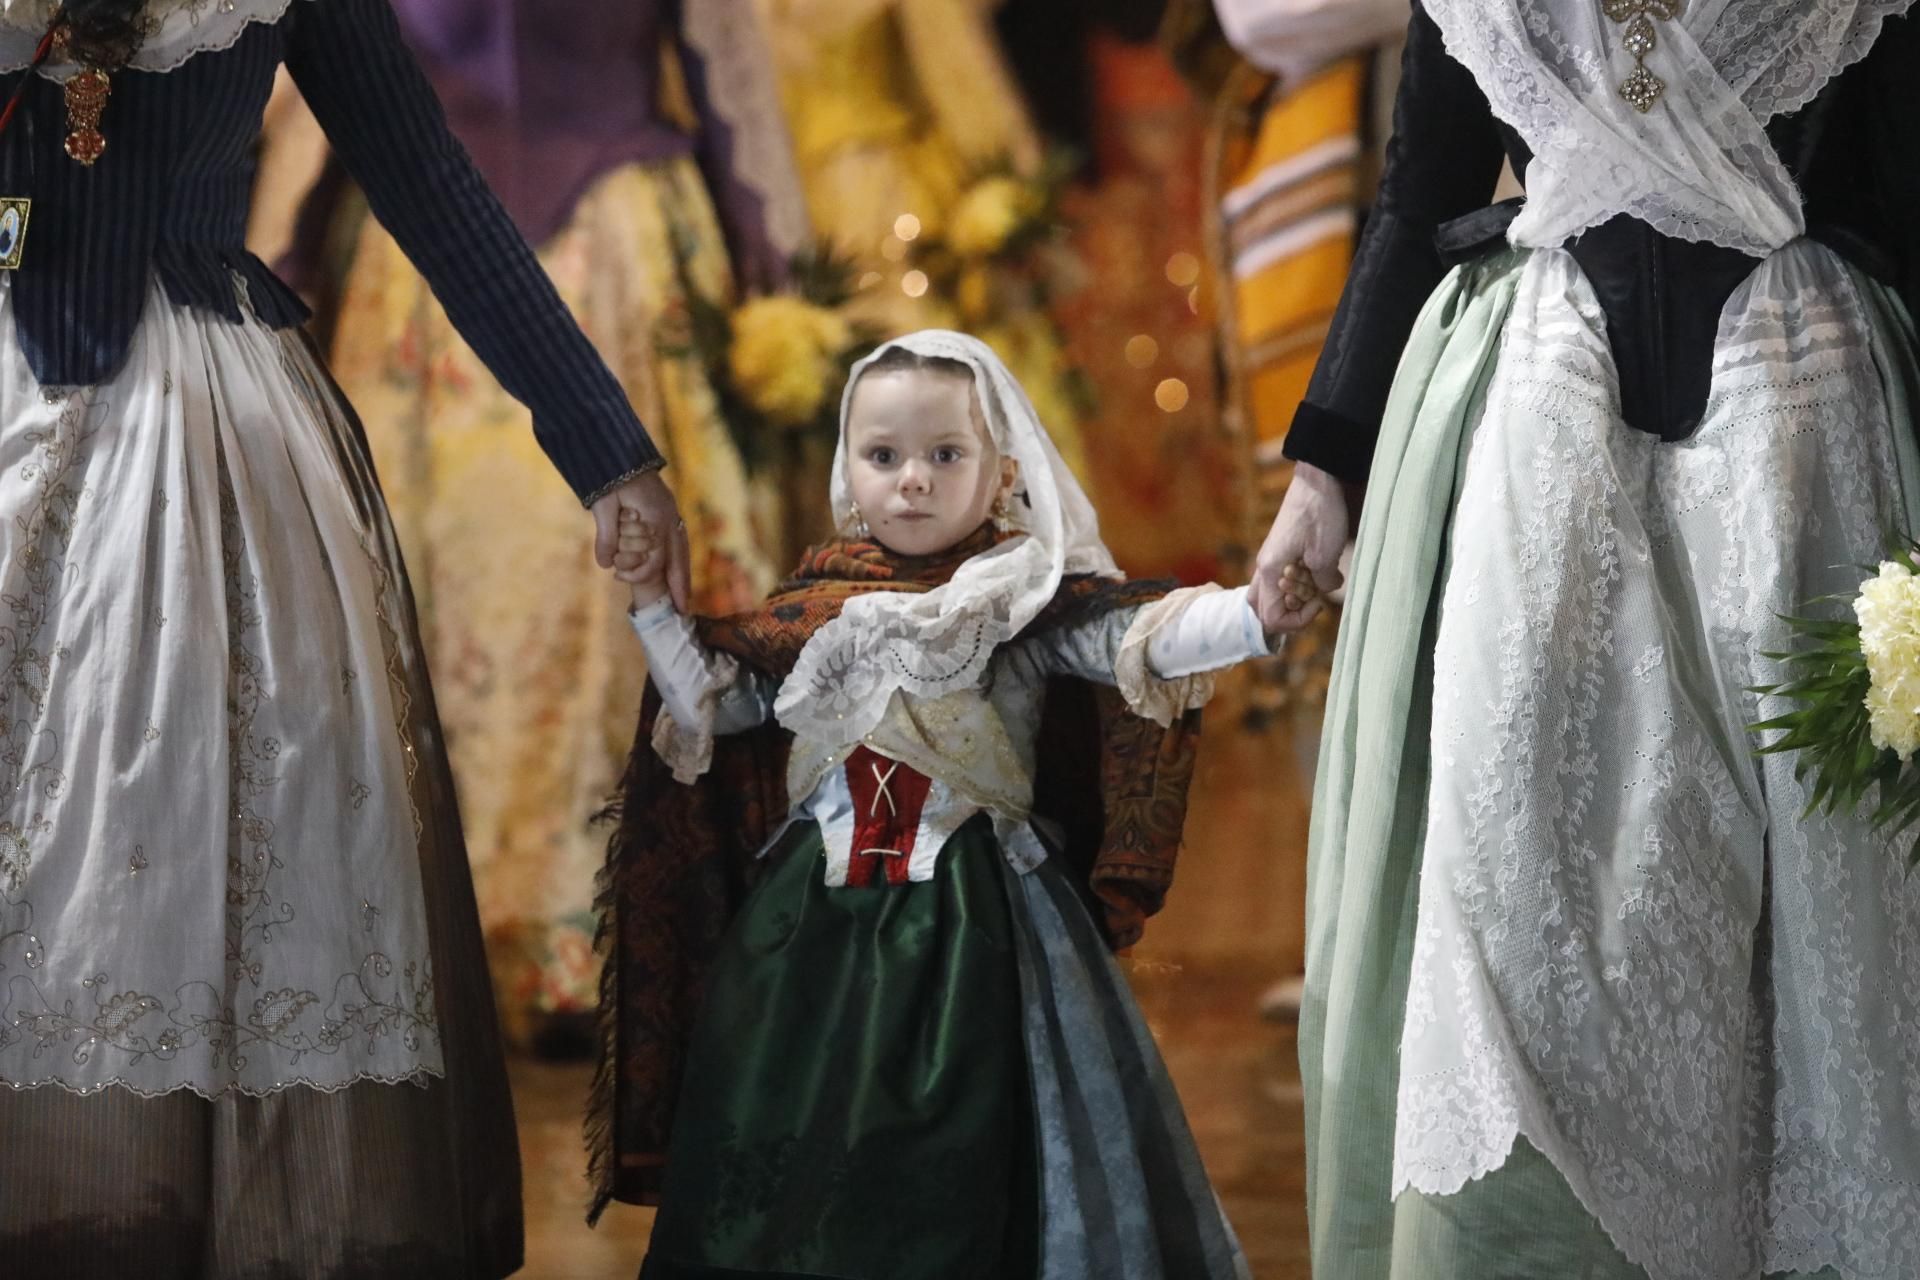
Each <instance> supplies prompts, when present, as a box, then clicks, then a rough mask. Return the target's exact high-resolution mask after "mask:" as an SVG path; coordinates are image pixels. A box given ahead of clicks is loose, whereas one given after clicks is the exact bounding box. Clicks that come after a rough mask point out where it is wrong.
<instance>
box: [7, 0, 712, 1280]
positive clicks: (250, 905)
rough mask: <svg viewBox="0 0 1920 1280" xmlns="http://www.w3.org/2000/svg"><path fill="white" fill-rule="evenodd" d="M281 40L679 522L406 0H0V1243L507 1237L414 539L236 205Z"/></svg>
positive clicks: (561, 394)
mask: <svg viewBox="0 0 1920 1280" xmlns="http://www.w3.org/2000/svg"><path fill="white" fill-rule="evenodd" d="M282 60H284V61H285V62H286V63H287V64H288V66H289V67H290V69H291V70H292V72H293V75H294V77H295V79H296V80H297V81H298V82H299V85H300V87H301V89H302V90H303V92H304V93H305V95H306V97H307V99H308V100H309V102H310V103H311V104H312V106H313V108H314V111H315V113H316V115H317V116H318V118H319V120H320V121H321V123H322V124H323V125H324V126H325V128H326V129H327V131H328V133H329V135H330V137H331V139H332V141H333V143H334V145H335V146H336V148H337V149H338V150H339V152H340V154H341V155H342V156H343V157H344V158H345V160H346V162H347V164H348V165H349V167H350V168H351V169H352V170H353V171H354V174H355V176H356V177H357V178H358V179H359V181H360V183H361V185H362V186H363V187H364V188H365V189H366V191H367V192H368V195H369V197H370V200H371V203H372V206H373V209H374V211H375V213H376V214H377V215H378V216H379V217H380V218H381V220H382V221H384V222H385V223H386V224H387V225H388V226H389V227H390V228H391V229H392V231H393V233H394V235H395V237H396V238H397V239H398V240H399V242H400V243H401V244H402V245H403V246H404V247H405V248H406V249H407V251H408V253H409V254H411V255H412V257H413V258H414V260H415V262H416V263H417V264H418V265H419V267H420V269H421V271H422V272H423V274H425V275H426V276H427V277H428V279H429V280H430V281H431V282H432V284H433V286H434V289H435V291H436V293H437V294H438V295H439V297H440V298H441V299H442V301H443V302H444V303H445V305H446V309H447V311H448V313H449V315H450V316H451V317H452V319H453V321H454V323H455V324H456V325H457V326H458V327H459V329H460V331H461V333H462V335H463V336H464V337H465V338H466V339H467V340H468V342H469V343H470V344H471V345H472V347H473V348H474V349H475V350H476V351H477V352H479V353H480V355H481V356H482V357H483V358H484V359H485V361H486V362H487V364H488V366H489V367H490V368H491V369H492V371H493V372H494V373H495V374H496V375H497V376H498V377H499V379H500V381H501V382H502V384H504V385H505V386H506V387H507V388H508V389H509V390H510V391H512V392H513V393H514V394H515V395H516V396H518V397H519V398H521V399H522V400H524V401H525V402H526V403H528V404H529V405H530V406H531V407H532V408H533V412H534V430H535V432H536V434H537V436H538V437H539V439H540V441H541V443H542V444H543V445H544V446H545V449H546V452H547V454H548V456H549V457H550V459H551V460H552V462H553V464H554V466H555V467H556V468H557V469H558V470H559V471H560V473H561V474H562V475H563V476H564V477H565V478H566V479H567V481H568V483H569V484H570V485H571V486H572V488H573V489H574V491H575V492H576V493H577V494H578V495H579V497H580V499H581V500H582V502H583V504H585V505H587V506H588V507H590V508H592V509H593V511H594V514H595V516H596V517H597V518H598V520H599V522H600V526H601V528H602V529H604V530H607V531H608V532H609V533H610V532H611V530H612V528H613V525H614V521H615V517H616V515H617V512H618V510H619V509H620V508H622V507H627V508H636V509H639V510H640V511H641V512H642V513H643V515H644V516H645V518H646V519H648V520H649V521H650V522H652V523H654V524H656V525H658V526H660V527H662V528H667V527H671V526H672V525H673V523H674V520H675V515H674V511H673V503H672V498H671V497H670V496H669V495H668V494H667V492H666V489H665V487H664V485H663V484H662V483H661V481H660V479H659V477H658V475H657V474H655V473H656V472H657V469H658V467H659V455H658V454H657V453H656V451H655V450H654V448H653V446H652V445H651V443H650V442H649V440H648V438H647V434H646V432H645V431H644V430H643V429H642V427H641V425H640V423H639V422H638V421H637V420H636V419H635V417H634V415H633V412H632V410H631V408H630V407H629V406H628V404H627V401H626V399H625V397H624V395H623V394H622V393H621V390H620V387H619V385H618V384H617V383H616V382H615V381H614V379H613V378H612V377H611V376H610V375H609V374H608V373H607V371H606V370H605V368H604V367H603V366H602V365H601V363H600V361H599V360H598V358H597V357H596V356H595V355H594V354H593V351H592V349H591V348H590V347H589V346H588V344H587V342H586V341H585V339H584V338H582V336H581V335H580V333H579V331H578V329H577V328H576V327H575V326H574V324H573V321H572V320H571V319H570V318H569V317H568V315H567V313H566V311H565V309H564V308H563V307H562V306H561V305H560V303H559V301H558V299H557V298H556V296H555V294H554V293H553V291H552V289H551V287H550V285H549V284H548V283H547V281H546V279H545V277H544V276H543V275H542V274H541V273H540V270H539V268H538V266H537V265H536V263H535V260H534V258H533V255H532V254H531V253H530V252H529V251H528V249H527V247H526V246H525V244H524V243H523V242H522V241H521V239H520V237H519V236H518V235H517V234H516V232H515V231H514V230H513V226H512V223H511V222H510V221H509V220H508V218H507V217H506V215H505V214H504V213H503V212H502V211H501V209H500V206H499V205H498V203H497V202H496V201H495V200H494V199H493V197H492V196H491V195H490V194H489V193H488V192H487V190H486V188H485V186H484V184H483V183H482V182H481V180H480V179H479V177H478V176H477V175H476V173H475V171H474V169H473V167H472V165H471V163H470V162H469V161H468V159H467V156H466V154H465V153H464V152H463V151H462V150H461V149H460V147H459V145H458V144H457V143H456V142H454V141H453V139H452V138H451V136H450V135H449V134H448V133H447V130H446V127H445V122H444V120H443V118H442V115H441V112H440V109H439V107H438V105H437V103H436V102H435V101H434V98H433V95H432V92H431V90H430V89H429V88H428V86H427V84H426V82H425V80H424V79H423V78H422V77H421V75H420V74H419V72H418V70H417V68H416V67H415V66H414V64H413V62H412V61H411V60H410V58H409V57H408V55H407V54H406V53H405V51H404V49H403V46H402V44H401V42H400V38H399V34H398V31H397V28H396V25H395V22H394V18H393V14H392V11H391V10H390V8H389V5H388V0H146V3H144V4H141V3H139V0H68V4H67V6H66V8H65V9H64V10H63V9H61V8H60V6H59V3H58V0H3V2H0V68H4V69H5V74H4V75H3V76H0V97H11V98H13V99H14V100H15V107H14V109H13V111H12V113H11V116H10V118H9V119H8V120H7V121H6V123H5V124H4V125H0V129H3V130H4V132H0V215H4V212H5V210H7V209H12V210H14V211H15V214H16V217H18V218H19V219H22V220H23V222H24V227H25V232H24V236H21V237H17V240H18V243H17V244H14V243H0V253H7V252H10V251H11V252H14V253H15V256H17V263H16V264H15V265H14V268H13V269H12V270H10V271H8V272H6V273H5V275H4V276H0V1086H4V1087H0V1258H4V1259H5V1262H4V1265H3V1266H0V1270H4V1271H5V1272H6V1274H7V1275H8V1276H10V1277H13V1278H14V1280H40V1278H41V1277H63V1278H64V1277H76V1276H97V1275H106V1274H113V1273H115V1272H116V1271H118V1270H120V1269H125V1270H126V1271H127V1272H128V1273H129V1274H135V1273H137V1274H139V1275H141V1276H143V1277H150V1278H154V1280H158V1278H160V1277H182V1278H185V1277H204V1278H206V1280H264V1278H266V1277H302V1278H306V1277H327V1278H329V1280H348V1278H353V1280H361V1278H369V1280H370V1278H373V1277H390V1276H391V1277H398V1276H405V1277H408V1278H409V1280H424V1278H427V1277H450V1278H451V1277H460V1278H466V1277H474V1278H481V1277H497V1276H503V1275H506V1274H509V1273H510V1272H512V1271H513V1270H515V1269H516V1268H517V1267H518V1266H519V1263H520V1257H521V1223H520V1196H519V1191H520V1187H519V1168H518V1159H517V1154H516V1145H515V1137H514V1128H513V1118H512V1112H511V1107H510V1103H509V1098H508V1092H507V1082H506V1076H505V1072H504V1070H503V1067H502V1062H501V1058H500V1052H499V1047H498V1041H497V1033H496V1030H495V1026H494V1015H493V1008H492V1005H491V997H490V992H489V986H488V982H487V976H486V969H485V964H484V960H483V958H482V955H481V949H480V938H479V933H478V928H477V925H476V921H475V915H474V906H473V896H472V886H471V883H470V881H469V878H468V872H467V867H466V861H465V854H464V849H463V847H462V842H461V835H460V827H459V821H458V817H457V815H456V812H455V809H454V804H453V794H452V787H451V784H450V782H449V779H448V775H447V771H446V765H445V757H444V752H443V749H442V745H441V742H440V739H439V730H438V724H437V721H436V718H435V713H434V707H433V698H432V694H431V691H430V689H429V687H428V683H427V678H426V672H425V670H424V669H423V666H422V662H421V658H420V652H419V646H418V641H417V637H416V633H415V625H414V621H413V612H412V605H411V601H410V597H409V593H408V589H407V584H406V578H405V574H404V571H403V569H402V567H401V565H400V560H399V556H398V553H397V551H396V549H395V546H394V541H393V536H392V532H391V529H390V527H389V525H388V522H387V518H386V514H385V508H384V505H383V503H382V501H381V497H380V492H379V488H378V486H377V484H376V482H375V480H374V476H373V474H372V470H371V468H370V466H369V465H368V462H367V459H366V453H365V449H364V444H363V441H362V438H361V433H360V430H359V427H358V425H357V423H356V422H355V420H354V418H353V415H352V411H351V409H350V408H349V407H348V406H347V405H346V404H345V403H344V402H343V401H342V399H341V398H340V396H339V395H338V393H337V392H336V390H335V388H334V386H333V384H332V382H331V380H330V379H329V377H328V375H327V373H326V372H325V370H324V369H323V368H322V367H321V365H320V364H319V363H318V362H317V360H316V359H315V357H314V354H313V352H312V350H311V348H310V347H309V345H308V344H307V343H306V342H305V340H304V339H303V338H302V336H301V334H300V332H299V330H298V328H297V326H298V325H299V323H300V322H301V320H302V319H304V309H303V308H302V307H301V305H300V303H299V302H298V300H297V299H296V298H295V296H294V295H293V294H292V293H290V292H289V291H288V290H287V289H286V288H285V287H284V286H283V285H282V284H281V283H280V282H279V281H278V280H276V279H275V278H274V277H273V275H272V274H271V273H270V272H269V271H268V270H267V269H266V268H265V267H264V266H263V265H262V264H261V263H259V262H258V261H256V260H255V259H253V258H251V257H249V256H248V255H247V254H246V253H245V251H244V250H243V249H242V247H241V243H242V235H243V231H244V227H245V221H246V213H247V200H248V191H249V185H250V181H251V177H252V147H253V143H254V139H255V134H256V132H257V130H258V128H259V124H260V117H261V111H262V107H263V105H264V104H265V102H266V99H267V95H268V92H269V89H270V87H271V83H272V78H273V74H274V70H275V68H276V67H277V66H278V64H279V63H280V62H281V61H282ZM0 239H4V237H0ZM501 516H502V518H503V519H511V518H512V513H511V512H510V511H505V512H502V513H501ZM583 532H584V521H583ZM677 545H679V546H680V547H681V548H682V550H684V544H683V543H679V544H677ZM603 549H605V550H607V551H609V552H610V546H609V545H607V544H605V543H603ZM604 558H605V557H603V559H604ZM678 568H679V570H680V574H681V577H680V590H681V591H682V592H684V556H682V558H681V560H680V564H679V566H678Z"/></svg>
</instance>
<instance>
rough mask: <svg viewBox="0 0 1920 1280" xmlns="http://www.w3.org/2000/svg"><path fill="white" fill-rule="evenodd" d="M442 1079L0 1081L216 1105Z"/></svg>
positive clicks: (370, 1074) (403, 1075)
mask: <svg viewBox="0 0 1920 1280" xmlns="http://www.w3.org/2000/svg"><path fill="white" fill-rule="evenodd" d="M445 1078H446V1073H445V1072H444V1071H436V1070H434V1069H433V1068H432V1067H415V1068H414V1069H413V1070H412V1071H403V1072H399V1073H397V1074H394V1075H383V1074H381V1073H380V1072H377V1071H365V1072H362V1073H360V1074H359V1075H356V1076H354V1077H353V1078H352V1079H349V1080H340V1081H336V1082H334V1083H332V1084H322V1083H321V1082H320V1081H318V1080H312V1079H309V1078H307V1077H305V1076H294V1077H292V1078H290V1079H287V1080H276V1081H275V1082H274V1083H272V1084H270V1085H263V1086H259V1087H254V1086H251V1085H244V1084H238V1083H235V1084H229V1085H226V1086H225V1087H223V1088H219V1089H206V1088H202V1087H201V1086H200V1085H197V1084H195V1083H194V1082H193V1081H191V1080H180V1081H176V1082H175V1083H173V1084H170V1085H167V1086H166V1087H165V1088H161V1089H143V1088H141V1087H140V1086H139V1085H137V1084H135V1083H133V1082H132V1081H131V1080H128V1079H125V1078H124V1077H121V1076H115V1077H114V1078H113V1079H111V1080H101V1081H99V1082H97V1083H95V1084H89V1085H77V1084H74V1083H73V1082H72V1081H69V1080H62V1079H60V1078H59V1077H57V1076H49V1077H48V1078H47V1079H45V1080H30V1081H24V1082H22V1081H14V1080H0V1088H5V1089H11V1090H12V1091H13V1092H15V1093H32V1092H33V1091H34V1090H35V1089H48V1088H52V1089H58V1090H60V1091H61V1092H62V1093H71V1094H73V1095H75V1096H76V1097H81V1098H87V1097H92V1096H93V1095H94V1094H96V1093H104V1092H106V1091H107V1090H108V1089H124V1090H126V1091H127V1092H128V1093H131V1094H133V1095H135V1096H136V1097H141V1098H165V1097H168V1096H170V1095H172V1094H176V1093H191V1094H193V1095H194V1096H195V1097H199V1098H204V1099H205V1100H206V1101H208V1102H218V1101H220V1100H221V1099H222V1098H270V1097H273V1096H274V1095H275V1094H280V1093H285V1092H287V1091H288V1090H289V1089H308V1090H311V1091H312V1092H314V1093H343V1092H345V1091H346V1090H348V1089H353V1088H357V1087H358V1086H360V1085H367V1084H386V1085H394V1084H410V1085H414V1086H416V1087H418V1088H422V1089H424V1088H426V1087H427V1085H428V1084H430V1083H431V1082H432V1081H435V1080H442V1079H445Z"/></svg>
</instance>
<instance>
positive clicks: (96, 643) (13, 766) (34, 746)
mask: <svg viewBox="0 0 1920 1280" xmlns="http://www.w3.org/2000/svg"><path fill="white" fill-rule="evenodd" d="M5 298H6V295H5V293H4V291H0V299H5ZM354 430H355V428H354V427H353V425H352V423H351V422H350V421H349V420H348V419H347V418H346V417H345V416H344V414H343V412H342V411H341V410H340V408H339V407H338V402H337V401H336V400H335V399H334V398H333V396H332V395H331V393H330V390H329V389H327V388H326V387H325V386H324V384H323V380H322V376H321V375H320V374H319V373H318V372H317V370H316V369H315V366H314V365H313V363H312V362H311V359H310V357H309V355H308V353H307V349H306V347H305V346H304V344H303V343H302V342H301V340H300V339H299V338H298V337H297V336H295V335H293V334H290V333H275V332H272V331H270V330H268V329H266V328H264V327H262V326H259V325H257V324H250V325H244V326H242V325H229V324H225V323H222V322H220V321H219V320H217V319H211V318H208V317H206V316H203V315H200V314H198V313H194V312H190V311H186V310H182V309H177V308H175V307H173V306H171V305H169V304H168V303H167V301H166V300H165V298H164V296H163V295H162V294H161V293H160V292H159V290H158V289H157V288H156V289H154V290H153V291H152V294H151V296H150V297H149V299H148V301H147V308H146V313H145V319H144V320H143V321H142V323H141V326H140V329H139V331H138V333H137V335H136V337H135V339H134V343H133V348H132V353H131V355H130V356H129V358H128V360H127V363H126V365H125V366H124V368H123V369H122V370H121V372H120V373H119V375H118V376H117V377H116V378H115V380H114V381H113V382H112V383H111V384H110V385H107V386H102V387H97V388H85V389H80V390H75V391H71V392H66V393H59V392H50V391H43V390H42V389H41V388H40V387H39V386H38V385H37V384H36V383H35V381H34V379H33V376H32V374H31V373H30V372H29V371H28V369H27V367H26V365H25V363H24V361H23V360H22V359H21V357H20V355H19V349H18V347H17V345H16V339H15V334H14V325H13V316H12V309H11V306H10V303H9V302H7V301H0V1083H4V1084H6V1085H10V1086H12V1087H13V1088H16V1089H19V1088H31V1087H35V1086H42V1085H50V1086H58V1087H61V1088H65V1089H70V1090H75V1091H88V1090H95V1089H99V1088H101V1087H102V1086H105V1085H109V1084H118V1085H124V1086H126V1087H127V1088H129V1089H132V1090H134V1091H137V1092H140V1093H146V1094H152V1093H161V1092H167V1091H172V1090H177V1089H191V1090H194V1091H195V1092H197V1093H199V1094H202V1095H205V1096H210V1097H211V1096H217V1095H221V1094H224V1093H228V1092H234V1091H238V1092H242V1093H248V1094H259V1093H267V1092H270V1091H273V1090H278V1089H281V1088H283V1087H285V1086H288V1085H293V1084H303V1085H308V1086H312V1087H315V1088H319V1089H335V1088H338V1087H341V1086H344V1085H346V1084H349V1083H351V1082H353V1081H357V1080H367V1079H374V1080H386V1081H396V1080H404V1079H415V1078H419V1077H421V1076H423V1075H437V1074H438V1073H439V1072H440V1070H441V1046H440V1029H439V1025H438V1017H437V1013H436V1001H435V993H434V982H433V975H432V972H431V965H430V963H429V959H428V953H427V929H426V924H425V918H424V914H423V903H422V890H421V878H420V864H419V859H418V856H417V855H416V848H417V846H419V844H420V831H421V817H420V815H419V813H418V812H417V811H416V806H417V801H416V790H415V786H414V784H415V773H416V771H417V767H418V765H417V760H416V756H415V747H414V744H413V742H412V741H411V734H410V732H409V730H408V727H407V725H408V716H409V711H410V705H409V703H410V698H411V695H410V693H409V692H408V689H409V685H408V682H407V681H406V680H405V679H404V678H403V673H402V670H401V665H402V664H401V662H400V661H399V658H398V656H397V654H398V650H397V643H396V634H395V631H394V621H395V617H396V615H397V614H398V613H403V612H404V607H403V606H399V605H397V602H399V601H400V600H401V595H400V594H397V593H399V592H403V588H400V587H397V586H396V583H395V580H394V579H395V572H396V571H395V566H397V561H396V560H394V559H393V557H392V552H391V548H390V535H389V534H388V532H387V531H386V527H385V523H384V517H383V516H382V515H381V514H380V507H379V502H378V497H377V492H378V491H377V488H376V487H375V485H374V483H373V479H372V476H371V474H370V472H369V470H368V468H367V466H366V463H365V461H364V453H363V451H362V450H361V448H360V447H359V445H358V444H357V443H356V442H354V441H353V439H352V432H353V431H354ZM456 834H457V828H456Z"/></svg>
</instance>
